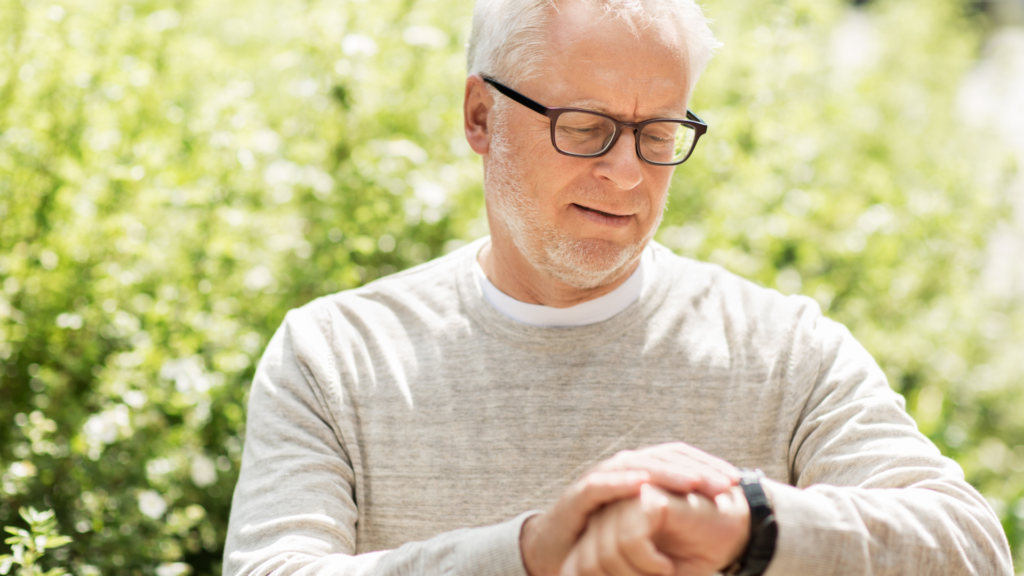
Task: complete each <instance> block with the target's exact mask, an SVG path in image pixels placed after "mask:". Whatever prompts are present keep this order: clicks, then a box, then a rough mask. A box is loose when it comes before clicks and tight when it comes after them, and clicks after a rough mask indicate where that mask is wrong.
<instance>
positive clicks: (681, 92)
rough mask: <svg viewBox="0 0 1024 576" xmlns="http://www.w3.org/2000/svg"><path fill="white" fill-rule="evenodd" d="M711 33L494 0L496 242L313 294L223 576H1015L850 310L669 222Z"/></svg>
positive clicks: (267, 369)
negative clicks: (676, 240) (702, 243)
mask: <svg viewBox="0 0 1024 576" xmlns="http://www.w3.org/2000/svg"><path fill="white" fill-rule="evenodd" d="M713 47H714V39H713V37H712V36H711V34H710V32H709V31H708V29H707V24H706V22H705V21H704V19H703V16H702V15H701V13H700V10H699V8H697V6H696V5H695V4H693V2H692V1H691V0H648V1H644V2H638V1H627V0H559V1H555V2H550V1H549V0H480V1H479V2H478V3H477V7H476V9H475V12H474V21H473V34H472V38H471V41H470V46H469V72H470V75H469V77H468V79H467V82H466V92H465V101H464V111H465V127H466V136H467V138H468V140H469V143H470V145H471V146H472V147H473V149H474V150H475V151H476V152H477V153H479V154H481V155H482V157H483V162H484V171H485V190H486V199H487V210H488V217H489V221H490V226H491V236H490V238H487V239H482V240H480V241H477V242H475V243H473V244H471V245H469V246H467V247H465V248H463V249H460V250H458V251H456V252H454V253H452V254H450V255H448V256H446V257H444V258H440V259H438V260H436V261H433V262H429V263H427V264H425V265H423V266H419V267H417V268H414V269H412V270H409V271H406V272H403V273H400V274H397V275H395V276H392V277H389V278H385V279H382V280H380V281H378V282H374V283H372V284H370V285H368V286H365V287H363V288H360V289H357V290H352V291H348V292H343V293H340V294H337V295H334V296H331V297H328V298H323V299H320V300H317V301H315V302H313V303H311V304H309V305H308V306H306V307H304V308H302V309H300V310H297V311H293V312H292V313H290V314H289V315H288V317H287V318H286V320H285V322H284V325H283V326H282V327H281V329H280V330H279V331H278V332H277V334H276V335H275V336H274V338H273V339H272V341H271V342H270V344H269V345H268V348H267V351H266V353H265V355H264V357H263V359H262V361H261V363H260V366H259V368H258V370H257V375H256V378H255V380H254V382H253V387H252V392H251V398H250V408H249V422H248V425H247V439H246V447H245V454H244V457H243V464H242V471H241V477H240V479H239V484H238V487H237V489H236V492H235V496H234V502H233V507H232V513H231V526H230V530H229V537H228V542H227V545H226V552H225V573H226V574H270V573H273V574H466V575H505V574H508V575H522V574H529V575H531V576H547V575H557V574H563V575H565V576H571V575H574V574H607V575H620V574H622V575H635V574H665V575H668V574H679V575H684V574H685V575H710V574H714V573H715V572H718V571H723V570H724V571H727V572H729V573H739V574H745V575H753V574H761V573H764V574H769V575H791V576H800V575H812V574H813V575H828V574H999V575H1008V574H1011V572H1012V567H1011V564H1010V559H1009V549H1008V546H1007V543H1006V539H1005V536H1004V535H1003V533H1002V530H1001V527H1000V525H999V522H998V519H997V518H996V517H995V515H994V513H993V512H992V510H991V509H990V508H989V507H988V505H987V504H986V503H985V501H984V499H983V498H982V497H981V496H980V495H979V494H978V493H977V492H976V491H975V490H974V489H972V488H971V487H970V486H969V485H968V484H966V483H965V482H964V480H963V474H962V471H961V470H960V469H959V467H958V466H957V465H956V464H955V463H953V462H952V461H950V460H948V459H945V458H943V457H942V456H941V455H940V454H939V452H938V450H937V449H936V448H935V447H934V446H933V445H932V444H931V443H930V442H929V441H928V440H927V439H926V438H924V437H923V436H922V435H920V434H919V433H918V432H917V430H916V427H915V425H914V423H913V421H912V420H911V419H910V418H909V417H908V416H907V415H906V413H905V412H904V409H903V401H902V398H900V397H899V396H898V395H896V394H894V393H893V392H892V391H891V390H890V388H889V387H888V385H887V383H886V380H885V377H884V375H883V373H882V372H881V370H880V369H879V368H878V366H877V365H876V364H875V362H874V361H873V360H872V359H871V357H870V356H869V355H868V353H867V352H866V351H865V350H864V349H863V348H862V347H861V346H860V345H858V344H857V342H856V341H855V340H854V339H853V338H852V336H850V334H849V333H848V332H847V331H846V330H845V329H844V328H843V327H841V326H839V325H837V324H835V323H833V322H831V321H829V320H827V319H825V318H823V317H822V316H821V314H820V311H819V310H818V308H817V306H816V305H815V304H814V303H813V302H812V301H810V300H808V299H806V298H802V297H788V298H787V297H784V296H782V295H780V294H778V293H776V292H774V291H771V290H766V289H763V288H760V287H757V286H755V285H753V284H752V283H749V282H746V281H744V280H742V279H739V278H736V277H735V276H732V275H730V274H728V273H726V272H725V271H723V270H721V269H719V268H717V267H713V266H709V265H705V264H701V263H697V262H693V261H689V260H686V259H683V258H679V257H677V256H675V255H674V254H672V253H671V252H669V251H668V250H666V249H665V248H663V247H661V246H658V245H656V244H653V243H652V242H651V239H652V237H653V235H654V233H655V230H656V229H657V226H658V223H659V221H660V218H661V214H662V211H663V209H664V206H665V199H666V194H667V190H668V186H669V182H670V179H671V176H672V172H673V170H674V168H675V166H676V165H678V164H680V163H682V162H683V161H685V160H686V158H687V157H688V155H689V154H690V153H691V152H692V150H693V147H694V146H695V145H696V142H697V140H698V138H699V136H700V134H701V133H702V131H703V130H704V129H705V126H704V125H703V123H702V122H700V121H699V120H698V119H697V117H696V116H694V115H692V114H690V113H688V111H687V103H688V100H689V97H690V94H691V93H692V91H693V87H694V84H695V82H696V79H697V77H698V76H699V74H700V73H701V71H702V70H703V68H704V66H705V65H706V63H707V61H708V59H709V57H710V54H711V51H712V48H713ZM567 109H568V110H567ZM627 449H632V450H627ZM712 455H713V456H712ZM737 467H744V468H751V469H752V468H758V469H760V470H763V474H764V476H763V477H760V476H759V475H757V474H755V473H751V472H748V471H740V470H739V469H738V468H737ZM741 478H742V485H737V481H738V480H739V479H741ZM538 510H543V511H538Z"/></svg>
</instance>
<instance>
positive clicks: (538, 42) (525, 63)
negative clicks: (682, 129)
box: [466, 0, 720, 96]
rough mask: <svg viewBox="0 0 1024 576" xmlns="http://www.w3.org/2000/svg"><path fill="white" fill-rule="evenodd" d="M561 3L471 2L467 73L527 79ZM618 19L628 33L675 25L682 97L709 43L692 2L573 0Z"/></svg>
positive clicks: (703, 63) (712, 44) (707, 57)
mask: <svg viewBox="0 0 1024 576" xmlns="http://www.w3.org/2000/svg"><path fill="white" fill-rule="evenodd" d="M559 1H564V0H477V2H476V6H475V7H474V8H473V29H472V32H471V33H470V36H469V44H468V46H467V50H466V60H467V70H468V72H469V74H490V75H493V76H496V77H498V78H500V79H501V80H503V81H505V82H509V83H512V84H516V83H518V82H521V81H523V80H526V79H528V78H530V77H531V76H533V74H534V73H535V72H536V71H537V70H539V69H540V65H541V64H542V63H543V60H544V56H545V46H544V39H543V33H544V29H545V26H546V25H547V23H548V21H549V19H550V17H551V13H552V11H556V10H558V2H559ZM577 1H581V2H585V3H586V4H588V5H590V6H593V7H595V8H599V9H601V10H603V11H604V12H605V14H607V15H609V16H610V17H613V18H616V19H618V20H620V21H622V22H623V23H624V24H626V26H628V27H629V29H630V31H631V32H633V34H635V35H637V36H639V34H640V32H641V31H642V30H643V29H644V28H646V27H647V26H649V25H650V24H651V23H652V22H654V21H655V20H657V21H666V20H672V21H675V23H676V25H677V26H678V28H679V31H680V32H681V36H682V38H683V42H684V50H685V51H686V62H687V65H688V67H689V70H688V71H687V72H688V76H689V84H690V85H689V88H688V94H687V96H689V94H690V93H692V92H693V87H694V86H695V85H696V83H697V79H698V78H700V75H701V74H702V73H703V72H704V70H705V69H706V68H707V66H708V62H710V61H711V56H712V55H713V54H714V51H715V49H716V48H717V47H718V46H720V44H719V43H718V41H717V40H715V36H714V34H712V32H711V28H710V27H709V26H708V20H707V18H705V17H704V12H703V11H702V10H701V8H700V6H699V5H698V4H697V3H696V2H695V0H577Z"/></svg>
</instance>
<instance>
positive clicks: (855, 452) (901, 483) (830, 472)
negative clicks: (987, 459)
mask: <svg viewBox="0 0 1024 576" xmlns="http://www.w3.org/2000/svg"><path fill="white" fill-rule="evenodd" d="M813 330H814V331H815V332H817V334H816V338H814V339H815V340H817V341H818V342H820V343H821V344H822V348H821V351H822V352H821V362H820V367H819V370H818V374H817V381H816V383H815V386H814V388H813V390H812V391H811V393H810V395H809V397H808V399H807V403H806V405H805V408H804V410H803V414H802V417H801V419H800V421H799V423H798V425H797V427H796V429H795V431H794V435H793V439H792V444H791V450H790V466H791V470H792V477H793V480H794V483H795V486H790V485H787V484H783V483H779V482H772V481H768V482H767V487H768V490H769V491H770V493H771V497H772V500H773V505H774V509H775V515H776V519H777V522H778V526H779V535H778V541H777V545H776V552H775V557H774V559H773V561H772V563H771V564H770V566H769V569H768V571H767V572H766V575H767V576H804V575H806V576H811V575H814V576H828V575H833V574H834V575H839V574H842V575H844V576H845V575H854V574H863V575H872V576H883V575H893V576H896V575H900V576H909V575H918V574H920V575H932V574H944V575H949V576H953V575H968V574H970V575H999V576H1011V575H1012V574H1013V567H1012V562H1011V559H1010V549H1009V545H1008V543H1007V541H1006V536H1005V534H1004V533H1003V530H1002V527H1001V525H1000V522H999V520H998V518H997V517H996V515H995V513H994V512H993V511H992V509H991V508H990V507H989V505H988V503H987V502H986V501H985V499H984V498H983V497H982V496H981V494H980V493H978V491H977V490H975V489H974V488H973V487H971V486H970V485H969V484H968V483H967V482H965V481H964V475H963V471H962V470H961V468H960V467H959V466H958V465H957V464H956V463H955V462H953V461H952V460H950V459H948V458H945V457H943V456H942V455H941V454H940V453H939V450H938V448H937V447H936V446H935V445H934V444H932V443H931V442H930V441H929V440H928V439H927V438H926V437H925V436H924V435H922V434H921V433H920V432H918V430H917V426H916V424H915V423H914V421H913V419H911V418H910V416H909V415H908V414H907V413H906V411H905V409H904V401H903V397H902V396H900V395H898V394H896V393H895V392H893V391H892V390H891V389H890V388H889V385H888V383H887V380H886V378H885V375H884V373H883V372H882V370H881V369H880V368H879V367H878V365H877V363H876V362H875V361H874V359H873V358H872V357H871V355H870V354H869V353H868V352H867V350H865V349H864V348H863V347H862V346H861V345H860V344H859V343H858V342H857V341H856V340H855V339H854V338H853V336H852V335H851V334H850V333H849V331H847V330H846V328H844V327H842V326H841V325H839V324H836V323H834V322H831V321H829V320H827V319H822V318H820V317H819V318H818V319H817V320H816V322H815V326H814V328H813Z"/></svg>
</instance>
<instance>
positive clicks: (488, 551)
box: [455, 510, 540, 576]
mask: <svg viewBox="0 0 1024 576" xmlns="http://www.w3.org/2000/svg"><path fill="white" fill-rule="evenodd" d="M538 513H540V511H539V510H531V511H529V512H524V513H522V514H520V515H519V516H516V517H515V518H513V519H511V520H508V521H506V522H502V523H501V524H495V525H493V526H486V527H483V528H476V529H474V531H475V534H473V536H474V537H473V538H472V539H467V540H464V541H463V542H462V543H460V545H459V550H458V552H457V554H456V555H457V557H458V561H457V562H458V564H457V565H458V567H457V569H456V570H455V573H457V574H459V575H460V576H461V575H465V576H527V573H526V567H525V566H524V565H523V555H522V552H521V549H520V547H519V535H520V534H521V533H522V531H523V523H525V522H526V519H527V518H529V517H530V516H533V515H535V514H538Z"/></svg>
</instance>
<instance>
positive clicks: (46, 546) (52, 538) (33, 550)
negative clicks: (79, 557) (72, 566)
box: [0, 507, 71, 576]
mask: <svg viewBox="0 0 1024 576" xmlns="http://www.w3.org/2000/svg"><path fill="white" fill-rule="evenodd" d="M18 512H19V514H21V517H22V519H23V520H25V522H27V523H28V526H29V529H28V530H23V529H21V528H17V527H13V526H8V527H7V528H5V530H7V532H9V533H11V534H13V535H14V536H11V537H10V538H8V539H6V540H4V542H6V543H7V544H10V545H11V552H12V553H11V554H4V555H0V574H8V573H10V571H11V568H12V567H14V565H18V566H21V568H20V569H19V570H18V572H17V575H18V576H61V575H63V574H67V571H66V570H64V569H63V568H51V569H50V570H47V571H45V572H43V569H42V568H41V567H40V565H39V560H41V559H42V557H43V556H44V555H45V554H46V551H47V550H52V549H54V548H60V547H61V546H66V545H68V544H70V543H71V538H68V537H67V536H61V535H60V531H59V530H58V529H57V520H56V519H55V518H54V516H53V510H47V511H46V512H38V511H36V509H35V508H32V507H29V508H21V509H20V510H18Z"/></svg>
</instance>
